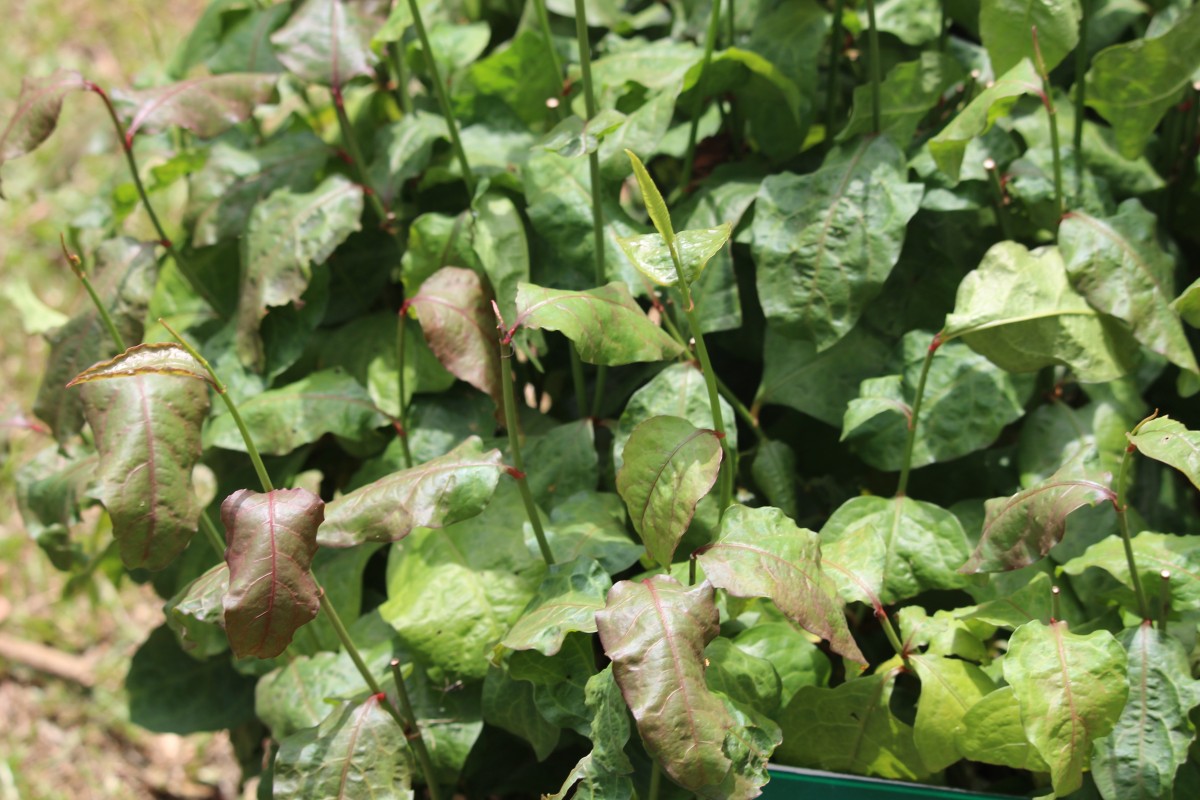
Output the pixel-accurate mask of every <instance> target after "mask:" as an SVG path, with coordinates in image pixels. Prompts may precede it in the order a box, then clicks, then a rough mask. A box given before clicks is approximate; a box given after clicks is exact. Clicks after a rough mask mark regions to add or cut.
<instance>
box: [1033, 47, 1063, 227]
mask: <svg viewBox="0 0 1200 800" xmlns="http://www.w3.org/2000/svg"><path fill="white" fill-rule="evenodd" d="M1032 35H1033V55H1034V61H1035V62H1036V64H1037V70H1038V75H1040V76H1041V78H1042V105H1043V106H1045V107H1046V116H1047V117H1049V120H1050V154H1051V156H1053V158H1054V202H1055V203H1056V204H1057V205H1058V213H1059V215H1060V216H1061V215H1062V214H1063V213H1064V212H1065V211H1066V210H1067V207H1066V204H1065V201H1064V199H1063V176H1062V153H1061V152H1060V150H1061V148H1060V147H1059V140H1058V112H1057V111H1055V109H1054V95H1053V90H1052V88H1051V86H1050V71H1049V70H1047V69H1046V61H1045V59H1043V58H1042V46H1041V45H1040V44H1038V33H1037V26H1036V25H1034V26H1033V28H1032Z"/></svg>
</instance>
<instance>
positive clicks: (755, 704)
mask: <svg viewBox="0 0 1200 800" xmlns="http://www.w3.org/2000/svg"><path fill="white" fill-rule="evenodd" d="M704 658H705V661H706V662H707V664H708V666H707V667H706V668H705V670H704V680H705V683H706V684H707V685H708V689H709V691H712V692H720V693H721V694H723V695H725V696H726V697H728V698H729V699H730V700H732V701H733V702H734V703H735V704H737V705H739V706H741V707H742V708H747V709H752V710H753V711H754V712H755V713H757V714H761V715H762V716H765V717H775V716H777V715H778V712H779V708H780V695H781V692H782V691H783V685H782V683H781V682H780V680H779V674H778V673H777V672H775V667H774V666H772V665H771V662H770V661H767V660H766V659H765V658H759V657H758V656H753V655H750V654H749V653H747V652H746V651H744V650H742V649H741V648H739V647H738V646H737V645H735V644H734V643H733V642H731V641H730V640H729V639H726V638H724V637H722V636H718V637H717V638H716V639H713V640H712V642H710V643H709V645H708V647H706V648H704Z"/></svg>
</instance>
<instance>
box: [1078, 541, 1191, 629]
mask: <svg viewBox="0 0 1200 800" xmlns="http://www.w3.org/2000/svg"><path fill="white" fill-rule="evenodd" d="M1129 546H1130V547H1131V548H1132V550H1133V560H1134V563H1136V564H1137V570H1138V579H1139V581H1140V582H1141V585H1142V588H1143V591H1145V592H1146V593H1147V594H1149V596H1150V597H1155V596H1156V595H1159V593H1160V591H1159V590H1160V587H1161V585H1162V584H1163V578H1162V573H1163V571H1164V570H1165V571H1166V572H1169V573H1170V576H1171V577H1170V578H1169V579H1167V581H1166V587H1165V591H1166V593H1167V594H1166V596H1167V598H1168V599H1169V603H1170V609H1171V611H1172V612H1173V613H1183V612H1187V611H1195V610H1197V609H1200V537H1196V536H1176V535H1174V534H1170V533H1153V532H1151V531H1142V532H1141V533H1139V534H1138V535H1137V536H1134V537H1133V538H1132V539H1130V541H1129ZM1089 567H1095V568H1097V569H1102V570H1104V571H1105V572H1107V573H1108V574H1109V575H1112V576H1113V577H1114V578H1116V579H1117V580H1118V581H1120V582H1121V583H1122V584H1123V585H1124V586H1125V587H1126V589H1127V591H1126V592H1125V596H1124V597H1121V598H1119V599H1120V601H1121V604H1122V605H1123V606H1124V607H1125V608H1128V609H1129V610H1130V611H1131V612H1132V613H1135V614H1138V613H1141V609H1139V608H1138V605H1137V600H1136V598H1135V596H1134V592H1133V578H1132V576H1131V575H1130V572H1129V558H1128V557H1127V556H1126V554H1125V543H1124V541H1123V540H1121V539H1120V538H1118V537H1112V536H1110V537H1107V538H1104V539H1101V540H1100V541H1099V542H1096V544H1094V545H1092V546H1091V547H1089V548H1088V549H1087V550H1085V551H1084V553H1083V555H1080V556H1076V557H1075V558H1073V559H1071V560H1070V561H1068V562H1067V563H1065V564H1063V565H1062V571H1063V572H1065V573H1066V574H1067V575H1082V574H1083V572H1084V570H1086V569H1088V568H1089Z"/></svg>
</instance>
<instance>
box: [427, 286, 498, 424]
mask: <svg viewBox="0 0 1200 800" xmlns="http://www.w3.org/2000/svg"><path fill="white" fill-rule="evenodd" d="M491 301H492V297H491V292H490V291H488V289H487V287H485V286H484V284H483V282H482V281H481V280H480V279H479V275H478V274H477V273H475V272H474V271H473V270H469V269H463V268H461V267H442V268H441V269H440V270H438V271H437V272H435V273H434V274H433V275H431V276H430V277H428V278H426V279H425V281H424V282H423V283H422V284H421V290H420V291H419V292H417V294H415V295H414V296H412V297H411V298H409V300H408V304H409V305H410V306H412V307H413V308H414V309H416V313H417V317H418V318H419V319H420V320H421V331H422V332H423V333H424V334H425V341H427V342H428V343H429V347H430V349H431V350H433V353H434V355H436V356H437V357H438V360H439V361H441V362H442V364H443V366H445V367H446V369H448V370H449V371H450V372H451V373H453V374H454V376H455V377H456V378H458V379H460V380H463V381H466V382H467V383H469V384H471V385H472V386H474V387H475V388H476V389H478V390H480V391H481V392H484V393H486V394H488V395H490V396H491V398H492V399H493V400H494V401H495V402H496V405H497V406H498V407H499V406H501V405H502V404H503V402H504V400H503V396H502V394H501V392H502V387H501V383H500V344H499V334H498V333H497V331H496V315H495V314H494V313H493V311H492V305H491Z"/></svg>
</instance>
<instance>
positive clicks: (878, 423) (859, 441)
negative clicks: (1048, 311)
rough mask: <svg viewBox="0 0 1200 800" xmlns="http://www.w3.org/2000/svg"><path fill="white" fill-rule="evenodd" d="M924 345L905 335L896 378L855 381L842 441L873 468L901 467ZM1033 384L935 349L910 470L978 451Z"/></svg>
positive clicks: (959, 350)
mask: <svg viewBox="0 0 1200 800" xmlns="http://www.w3.org/2000/svg"><path fill="white" fill-rule="evenodd" d="M930 342H931V339H930V337H929V335H928V334H925V333H922V332H920V331H913V332H911V333H908V334H906V335H905V336H904V339H903V341H902V342H901V344H900V347H899V348H898V349H899V350H900V355H901V357H902V358H903V364H904V374H903V375H889V376H886V377H882V378H870V379H868V380H865V381H863V383H862V387H861V390H860V396H859V397H857V398H855V399H854V400H851V401H850V405H849V406H848V407H847V408H846V416H845V421H844V425H843V428H842V440H843V441H849V442H850V444H851V446H852V447H853V448H854V452H856V453H857V454H858V455H859V456H860V457H861V458H862V459H863V460H864V461H866V462H867V463H868V464H870V465H871V466H873V467H877V468H879V469H883V470H888V471H892V472H894V471H898V470H900V469H901V468H902V467H903V466H904V460H905V454H906V448H907V443H908V432H909V419H910V418H911V416H912V407H913V405H914V404H915V403H916V390H917V385H918V384H919V383H920V375H921V370H922V368H923V365H924V362H925V355H926V353H927V352H928V350H929V347H930V346H931V344H930ZM1032 387H1033V384H1032V381H1031V380H1030V379H1029V378H1026V377H1024V376H1014V375H1010V374H1009V373H1007V372H1004V371H1003V370H1001V369H997V368H996V367H995V366H993V365H992V364H990V363H989V362H988V360H987V359H986V358H983V357H982V356H980V355H977V354H975V353H973V352H971V348H969V347H966V346H965V345H963V344H961V343H959V342H948V343H946V344H943V345H941V347H940V348H939V349H938V350H937V352H936V354H935V355H934V356H933V361H932V363H931V364H930V367H929V373H928V376H927V378H926V382H925V399H924V403H923V404H922V405H921V418H920V419H919V420H918V421H917V422H918V425H917V438H916V442H915V443H914V446H913V452H912V456H911V464H912V466H913V467H921V466H924V465H926V464H933V463H937V462H941V461H949V460H951V459H955V458H959V457H960V456H964V455H967V454H968V453H973V452H975V451H976V450H982V449H983V448H985V447H987V446H988V445H990V444H992V442H994V441H995V440H996V438H997V437H999V436H1000V433H1001V432H1002V431H1003V430H1004V428H1005V426H1007V425H1008V424H1010V423H1012V422H1014V421H1016V420H1017V419H1020V417H1021V415H1022V414H1023V413H1024V411H1025V400H1026V398H1027V397H1028V395H1029V392H1030V390H1031V389H1032Z"/></svg>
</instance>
